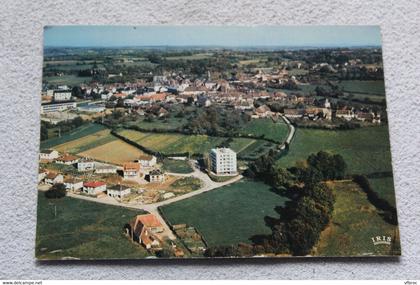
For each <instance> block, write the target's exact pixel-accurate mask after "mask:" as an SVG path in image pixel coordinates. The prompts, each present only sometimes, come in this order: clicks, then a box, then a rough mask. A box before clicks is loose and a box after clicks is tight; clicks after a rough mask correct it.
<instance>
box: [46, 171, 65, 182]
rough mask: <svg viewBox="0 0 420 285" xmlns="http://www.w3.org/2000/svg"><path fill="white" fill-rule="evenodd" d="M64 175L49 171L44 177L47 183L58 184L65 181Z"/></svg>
mask: <svg viewBox="0 0 420 285" xmlns="http://www.w3.org/2000/svg"><path fill="white" fill-rule="evenodd" d="M63 180H64V179H63V175H61V174H60V173H54V172H49V173H48V174H47V175H46V176H45V178H44V182H45V183H47V184H51V185H53V184H57V183H63Z"/></svg>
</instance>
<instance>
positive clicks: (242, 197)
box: [160, 180, 287, 246]
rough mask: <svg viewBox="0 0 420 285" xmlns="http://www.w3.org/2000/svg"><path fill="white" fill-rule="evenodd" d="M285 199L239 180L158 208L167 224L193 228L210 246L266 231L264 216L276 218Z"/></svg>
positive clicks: (267, 230) (259, 186)
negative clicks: (275, 209) (185, 225)
mask: <svg viewBox="0 0 420 285" xmlns="http://www.w3.org/2000/svg"><path fill="white" fill-rule="evenodd" d="M285 201H287V198H285V197H282V196H279V195H278V194H276V193H273V192H272V191H270V187H269V186H268V185H266V184H263V183H261V182H254V181H251V180H243V181H239V182H236V183H233V184H231V185H228V186H225V187H221V188H220V189H216V190H212V191H210V192H206V193H203V194H200V195H198V196H195V197H192V198H189V199H186V200H183V201H179V202H175V203H173V204H170V205H167V206H164V207H161V208H160V209H161V211H162V213H163V214H164V216H165V217H166V219H167V220H168V221H169V222H170V223H171V224H182V223H186V224H188V225H190V226H193V227H195V228H196V229H197V230H198V231H199V232H200V233H201V234H202V235H203V236H204V238H205V240H206V241H207V242H208V244H209V245H210V246H215V245H230V244H237V243H239V242H246V243H250V242H251V241H250V240H249V239H250V238H251V237H252V236H254V235H260V234H270V233H271V229H270V228H269V227H268V226H267V225H266V224H265V221H264V217H266V216H270V217H276V218H278V213H277V212H275V211H274V208H275V207H276V206H281V205H283V204H284V202H285Z"/></svg>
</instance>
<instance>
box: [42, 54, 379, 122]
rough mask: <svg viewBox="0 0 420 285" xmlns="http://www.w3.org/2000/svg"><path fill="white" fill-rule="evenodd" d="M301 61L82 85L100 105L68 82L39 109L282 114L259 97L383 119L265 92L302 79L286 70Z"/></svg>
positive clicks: (325, 115)
mask: <svg viewBox="0 0 420 285" xmlns="http://www.w3.org/2000/svg"><path fill="white" fill-rule="evenodd" d="M349 64H350V63H349ZM351 64H353V63H351ZM354 64H356V65H357V64H358V63H357V62H356V63H354ZM303 65H304V63H303V62H299V61H296V62H288V63H287V64H286V65H282V68H279V69H273V68H268V69H267V70H266V69H264V68H257V69H256V70H255V71H254V72H253V73H252V72H251V73H240V74H238V75H236V76H235V77H232V78H230V79H228V80H226V79H217V80H212V78H211V75H210V73H209V74H208V76H207V78H201V79H194V80H192V79H189V78H187V77H185V76H182V75H179V74H170V73H167V72H166V73H165V72H164V74H163V75H161V76H154V78H153V82H151V83H146V82H144V81H141V80H139V81H138V82H136V83H125V84H99V83H94V84H90V85H81V86H80V87H81V89H82V90H83V92H84V94H85V95H86V96H89V95H90V94H93V93H95V94H99V95H100V96H101V100H102V103H103V105H100V106H99V105H95V104H96V103H95V104H93V103H92V104H93V105H92V104H90V105H89V104H88V105H83V106H79V104H78V103H76V102H75V101H71V100H72V99H73V98H72V94H71V90H70V89H69V88H68V87H67V86H59V88H57V89H53V90H46V91H45V92H44V96H43V98H44V99H45V100H43V102H44V104H43V105H42V110H41V111H42V113H43V114H44V117H45V114H49V113H52V112H62V111H66V110H79V111H89V112H102V111H104V110H105V102H106V106H107V107H112V106H114V107H115V106H117V105H118V106H120V107H121V106H124V107H126V108H129V110H130V112H131V111H136V112H137V113H138V114H139V115H144V114H145V113H151V114H153V115H155V116H157V117H163V116H167V115H168V114H169V111H168V109H167V107H166V105H167V104H177V103H191V104H196V105H197V106H201V107H209V106H211V105H212V104H218V105H224V106H227V107H231V108H234V109H236V110H240V111H242V112H246V113H248V114H249V115H251V116H252V117H253V118H265V117H269V116H277V115H279V114H280V113H278V112H272V111H271V110H270V108H269V106H267V105H262V106H258V105H257V106H258V107H256V106H255V103H256V102H257V101H258V100H265V99H269V100H270V101H271V102H278V103H280V104H281V105H282V106H284V111H283V114H284V116H286V117H287V118H290V119H297V118H303V119H310V120H318V119H325V120H332V118H334V117H335V118H342V119H345V120H352V119H355V120H359V121H369V122H372V123H380V114H374V113H372V112H371V111H363V110H359V111H357V112H356V111H355V110H348V109H345V110H333V109H332V108H331V103H330V102H329V101H328V99H324V100H321V102H318V101H317V100H316V98H315V96H300V95H296V94H286V93H285V92H281V91H276V92H267V91H266V87H267V86H270V84H277V85H281V84H285V83H289V82H292V83H293V84H297V83H299V82H298V81H297V79H296V78H295V76H291V75H290V74H289V72H288V71H287V70H286V69H285V68H286V67H290V66H293V68H298V69H299V68H302V66H303ZM326 66H329V65H328V64H327V65H323V64H318V65H316V66H313V68H314V69H315V70H316V69H317V68H325V67H326ZM332 68H333V67H332ZM102 103H101V104H102Z"/></svg>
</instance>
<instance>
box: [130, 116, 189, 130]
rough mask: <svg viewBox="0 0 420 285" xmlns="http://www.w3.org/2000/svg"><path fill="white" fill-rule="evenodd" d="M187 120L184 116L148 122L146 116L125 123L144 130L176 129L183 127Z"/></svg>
mask: <svg viewBox="0 0 420 285" xmlns="http://www.w3.org/2000/svg"><path fill="white" fill-rule="evenodd" d="M186 122H187V120H186V119H184V118H174V117H170V118H165V120H159V119H158V120H153V121H152V122H147V121H145V120H144V118H141V119H139V120H137V121H134V122H128V123H125V125H126V126H128V127H130V126H136V127H139V128H141V129H144V130H150V131H152V130H154V129H156V130H166V131H167V130H176V129H178V128H181V127H182V126H183V125H184V124H185V123H186Z"/></svg>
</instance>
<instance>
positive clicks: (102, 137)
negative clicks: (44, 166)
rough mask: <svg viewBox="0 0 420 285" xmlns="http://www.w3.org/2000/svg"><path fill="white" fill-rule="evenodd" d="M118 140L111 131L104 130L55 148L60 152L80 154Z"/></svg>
mask: <svg viewBox="0 0 420 285" xmlns="http://www.w3.org/2000/svg"><path fill="white" fill-rule="evenodd" d="M114 140H117V138H116V137H114V136H113V135H111V134H110V131H109V130H102V131H99V132H96V133H93V134H90V135H87V136H84V137H81V138H79V139H75V140H72V141H69V142H66V143H63V144H60V145H56V146H54V149H55V150H57V151H59V152H69V153H79V152H83V151H86V150H89V149H92V148H95V147H98V146H101V145H103V144H106V143H109V142H112V141H114Z"/></svg>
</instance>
